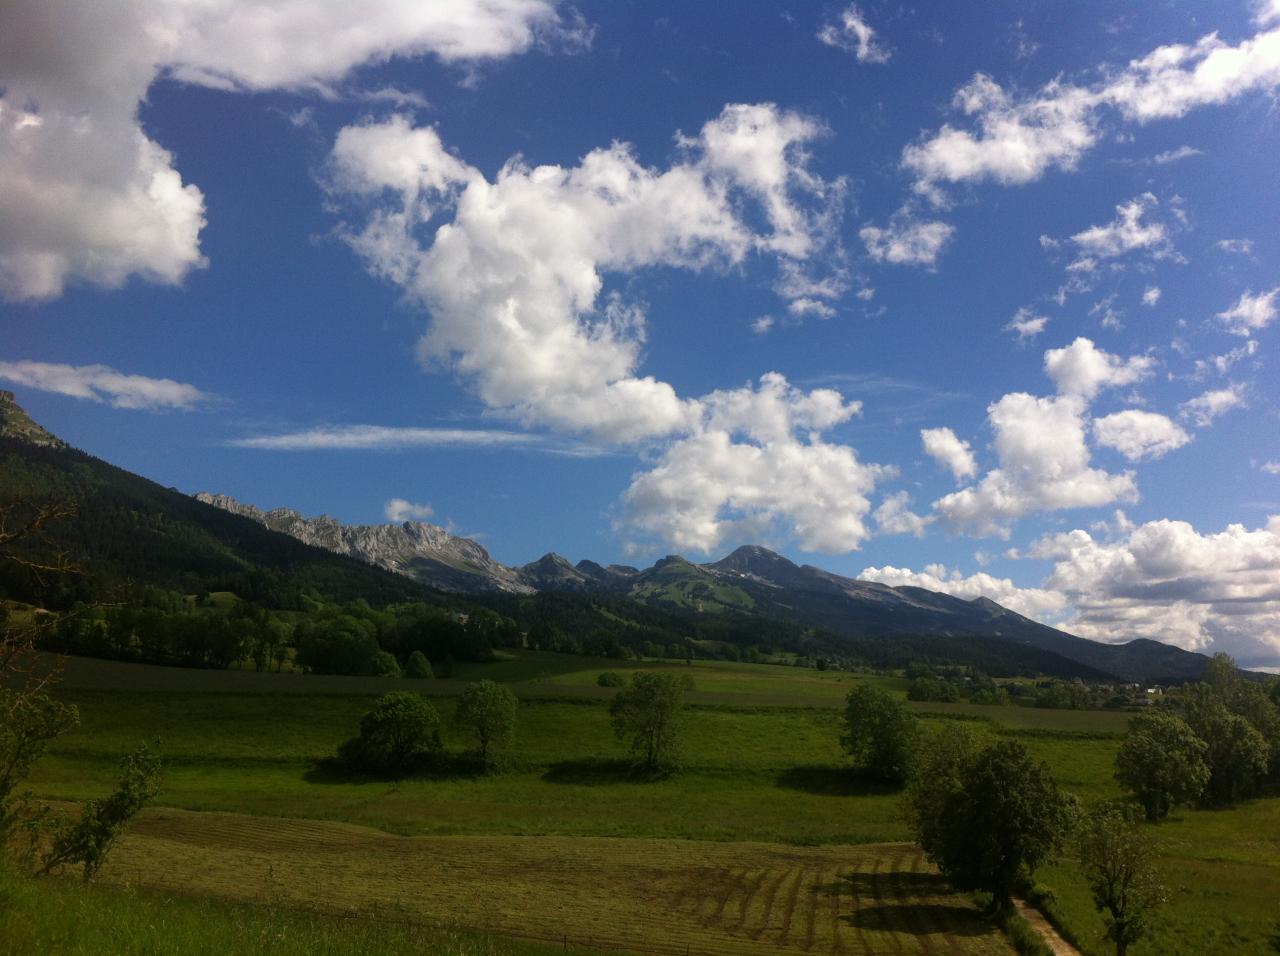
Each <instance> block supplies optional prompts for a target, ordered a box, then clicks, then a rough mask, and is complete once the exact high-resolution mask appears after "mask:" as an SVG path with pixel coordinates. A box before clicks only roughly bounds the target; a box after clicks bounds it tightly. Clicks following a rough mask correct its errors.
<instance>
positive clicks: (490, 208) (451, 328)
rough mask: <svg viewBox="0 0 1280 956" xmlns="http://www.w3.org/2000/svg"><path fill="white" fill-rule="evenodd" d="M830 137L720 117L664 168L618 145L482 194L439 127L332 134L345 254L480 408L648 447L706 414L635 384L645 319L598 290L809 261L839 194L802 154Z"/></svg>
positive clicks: (745, 113) (656, 386) (781, 123)
mask: <svg viewBox="0 0 1280 956" xmlns="http://www.w3.org/2000/svg"><path fill="white" fill-rule="evenodd" d="M823 133H824V130H823V127H822V126H821V125H820V124H818V123H817V122H815V121H813V120H811V119H808V118H806V117H803V116H801V115H799V114H797V113H792V112H788V111H784V110H780V109H778V108H777V107H775V106H773V105H771V104H760V105H730V106H726V107H725V109H724V110H723V112H722V113H721V114H720V115H719V116H718V117H716V118H715V119H713V120H711V121H709V122H708V123H706V124H705V125H704V126H703V128H702V130H701V132H700V134H699V135H698V136H696V137H691V136H682V137H680V138H679V145H680V148H681V155H680V158H679V159H678V160H677V161H676V162H675V163H673V164H672V165H671V166H670V167H669V168H667V169H665V170H658V169H653V168H649V167H645V166H643V165H641V164H640V163H639V162H638V161H637V159H636V158H635V155H634V153H633V152H632V150H631V148H630V147H629V146H628V145H626V144H623V143H614V144H613V145H612V146H610V147H608V148H604V149H597V150H593V151H592V152H590V153H588V154H587V155H586V156H584V157H583V158H582V160H581V161H580V163H579V164H578V165H576V166H574V167H569V168H566V167H561V166H538V167H530V166H527V165H525V164H524V163H523V162H521V161H519V160H512V161H511V162H509V163H508V164H507V165H506V166H504V167H503V168H502V169H501V170H500V171H499V172H498V174H497V176H496V177H495V179H494V180H493V181H492V182H490V181H489V180H487V179H486V178H485V177H484V176H483V175H482V174H481V173H480V172H479V171H478V170H476V169H474V168H472V167H470V166H468V165H467V164H465V163H464V162H462V161H461V160H459V159H458V158H456V157H455V156H453V155H452V154H451V153H449V152H448V151H447V150H446V149H445V148H444V147H443V145H442V144H441V143H440V140H439V137H438V135H437V134H436V133H435V131H434V130H432V129H430V128H423V127H414V126H413V125H412V124H411V123H410V122H409V121H408V120H407V119H405V118H402V117H392V118H391V119H388V120H386V121H384V122H381V123H374V124H365V125H362V126H357V127H349V128H347V129H345V130H343V131H342V132H341V133H340V134H339V136H338V140H337V143H336V144H335V147H334V151H333V155H332V160H331V163H330V174H329V180H328V185H329V190H330V194H331V196H333V197H334V198H335V199H336V200H341V201H344V202H346V203H347V204H348V205H349V206H351V207H353V209H354V211H355V212H356V213H358V214H359V215H361V216H362V217H363V222H362V223H359V224H357V225H351V224H350V223H348V224H347V225H345V226H344V235H345V237H346V239H347V241H348V242H349V243H350V245H351V246H352V248H353V249H354V250H355V251H356V252H358V253H359V254H360V255H361V256H362V257H363V258H364V259H365V261H366V263H367V265H368V267H369V269H370V270H371V271H373V272H374V273H375V274H378V275H381V276H384V277H386V278H387V279H389V280H391V281H393V282H396V283H397V284H399V285H401V286H402V287H403V288H404V289H405V291H406V292H407V294H408V295H409V297H410V298H411V299H412V300H414V301H416V302H418V303H420V304H421V305H423V306H425V307H426V308H427V310H428V311H429V312H430V314H431V322H430V324H429V326H428V328H427V330H426V332H425V334H424V336H423V337H422V340H421V342H420V343H419V354H420V356H421V357H422V359H423V360H424V361H425V362H428V363H448V364H451V365H452V366H453V368H454V369H456V370H457V371H458V372H460V373H461V374H462V375H463V376H464V377H465V378H466V379H467V380H469V381H470V382H471V383H472V384H473V385H474V387H475V390H476V392H477V393H478V395H479V396H480V398H481V399H482V400H483V401H484V403H485V404H486V405H487V406H488V407H489V408H490V409H493V410H495V411H498V412H501V413H503V414H505V415H508V416H510V417H513V418H515V419H517V420H519V421H522V422H523V423H525V424H527V425H534V424H538V425H547V426H550V427H553V428H556V429H561V430H569V431H577V432H590V433H591V434H593V435H594V436H596V437H597V438H600V439H603V440H606V441H622V442H629V441H640V440H645V439H651V438H658V437H663V436H670V435H674V434H682V433H688V432H689V431H691V430H692V429H693V428H694V427H695V425H696V424H697V423H698V421H699V418H700V414H701V412H700V410H699V408H698V407H697V403H696V402H695V401H693V400H690V399H682V398H680V397H678V396H677V395H676V393H675V390H674V389H673V388H672V387H671V386H670V385H669V384H667V383H665V382H660V381H657V380H655V379H654V378H652V377H648V376H640V375H638V374H637V369H638V366H639V364H640V361H641V349H642V346H643V344H644V339H645V314H644V309H643V307H642V306H641V305H640V304H639V303H636V302H629V301H626V300H624V299H623V298H622V297H621V296H620V295H619V294H617V293H616V292H615V293H611V294H605V293H604V284H605V275H606V274H607V273H629V272H635V271H637V270H641V269H644V268H647V267H653V266H669V267H675V268H684V269H690V270H701V269H707V268H715V267H725V266H731V265H735V264H738V263H741V262H743V261H744V260H745V259H746V258H747V257H748V256H750V255H765V256H770V257H773V258H775V259H778V260H780V261H781V262H783V263H784V264H786V263H790V264H795V263H807V262H809V261H811V260H812V259H813V258H814V257H816V256H818V255H819V254H820V253H821V252H822V250H823V249H825V248H826V245H827V243H828V242H829V240H830V230H831V228H832V226H833V222H834V217H835V216H836V215H837V214H838V208H839V205H840V202H841V200H842V195H843V184H842V183H838V182H835V183H831V182H826V181H824V180H822V179H821V178H819V177H817V176H815V175H814V174H812V172H810V171H809V169H808V168H807V161H808V157H807V155H806V153H805V151H804V147H805V145H806V144H807V143H809V142H810V141H812V140H814V139H815V138H817V137H818V136H820V135H822V134H823ZM446 211H447V212H450V213H451V214H452V217H453V218H452V221H451V222H450V223H449V224H448V227H447V228H440V229H438V230H437V231H436V232H435V234H434V236H432V237H431V240H430V242H429V243H427V244H426V245H424V244H423V241H422V239H421V236H422V234H423V231H424V228H425V227H427V226H428V225H429V224H430V221H435V222H439V221H440V219H441V218H442V217H441V215H440V214H441V213H442V212H446ZM748 211H754V212H755V213H756V214H757V215H758V217H759V222H760V223H761V224H762V228H758V229H757V228H755V227H754V226H753V225H752V224H749V223H748V221H747V220H746V219H745V218H744V216H745V215H746V214H747V212H748ZM755 221H756V220H755V219H753V220H752V222H755ZM814 289H815V284H814V283H808V284H805V291H806V294H805V295H804V296H803V297H804V298H808V299H812V298H815V292H814ZM803 310H809V311H812V309H811V308H810V307H809V306H804V307H803V308H802V311H803Z"/></svg>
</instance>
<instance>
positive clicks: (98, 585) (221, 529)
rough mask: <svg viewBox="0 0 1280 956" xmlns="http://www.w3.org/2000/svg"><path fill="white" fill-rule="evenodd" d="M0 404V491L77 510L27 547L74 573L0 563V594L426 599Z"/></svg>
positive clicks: (411, 587)
mask: <svg viewBox="0 0 1280 956" xmlns="http://www.w3.org/2000/svg"><path fill="white" fill-rule="evenodd" d="M5 405H6V407H5V408H4V426H3V427H4V432H3V434H0V499H3V500H7V501H13V500H16V499H26V500H27V501H29V502H32V503H42V502H45V503H57V504H59V505H71V506H73V507H74V508H75V509H76V514H75V515H74V516H72V517H67V518H63V519H60V520H57V521H54V522H50V523H49V524H48V525H47V526H46V527H45V529H44V532H45V535H44V537H45V540H44V541H41V542H32V543H30V544H31V546H32V547H37V546H38V547H43V548H46V549H48V552H50V553H53V552H65V553H66V554H67V555H69V556H71V557H72V558H73V560H74V561H75V563H76V564H77V565H78V566H79V567H80V568H81V570H82V573H81V574H77V575H72V576H60V577H59V578H58V579H56V580H55V581H54V582H52V583H51V584H49V585H48V586H46V583H42V582H41V581H39V580H37V579H36V578H35V577H33V576H31V575H29V574H25V573H23V572H21V570H20V569H15V568H14V567H13V566H12V565H11V563H7V564H6V565H5V566H4V567H2V568H0V572H2V573H0V596H9V597H14V598H17V599H19V600H28V599H31V600H38V601H42V602H45V603H48V604H49V605H50V606H57V605H59V604H60V603H65V602H67V601H71V600H76V599H85V600H101V599H103V596H104V595H115V597H114V599H115V600H118V593H117V589H119V588H121V587H123V586H125V585H129V584H137V585H153V586H156V587H160V588H165V589H169V590H174V591H181V592H183V593H187V594H192V593H199V592H202V591H219V590H231V591H235V592H236V593H238V594H240V595H241V596H243V597H250V598H253V599H255V600H259V601H261V602H262V603H266V604H272V605H273V606H293V605H296V604H297V602H299V601H300V600H301V597H300V595H301V593H302V592H303V591H306V590H311V591H315V592H317V593H319V594H321V595H324V596H326V597H328V598H331V599H334V600H339V601H350V600H355V599H356V598H365V599H366V600H368V601H369V602H370V603H371V604H374V605H382V604H386V603H388V602H393V601H409V600H424V599H432V600H434V599H435V598H433V597H432V595H431V593H430V592H428V591H427V590H426V589H425V588H423V587H422V586H420V585H418V584H416V583H415V582H413V581H411V580H409V579H407V578H405V577H403V576H401V575H398V574H391V573H389V572H387V571H384V570H382V569H380V568H375V567H370V566H369V565H368V564H365V563H364V562H361V561H356V560H353V559H351V558H347V557H343V556H341V555H336V554H332V553H330V552H329V551H327V550H323V549H320V548H314V547H309V546H307V545H305V544H303V543H301V542H299V541H295V540H293V539H292V538H289V537H286V536H285V535H280V534H276V533H274V532H272V531H269V530H268V529H267V528H264V527H263V526H261V525H260V524H258V523H256V522H254V521H251V520H248V519H246V518H243V517H240V516H237V515H234V514H230V513H228V512H226V511H224V510H222V509H220V508H214V507H210V506H209V505H207V504H204V503H202V502H199V501H196V500H195V499H193V498H191V497H190V496H188V495H184V494H182V493H180V492H178V491H175V490H174V489H172V488H163V487H161V486H160V485H158V484H156V483H155V482H153V481H148V480H147V479H145V478H141V477H139V476H138V475H134V474H131V473H129V472H127V471H124V470H123V469H120V468H117V467H115V466H114V465H110V464H107V463H106V462H104V461H101V460H99V459H97V458H94V457H92V456H90V455H86V454H85V453H84V452H81V451H78V450H76V449H74V448H71V447H69V446H67V445H66V444H65V443H64V442H61V441H59V440H58V439H56V438H54V437H53V436H52V435H50V434H49V433H48V432H46V431H45V430H44V429H42V428H40V427H39V426H38V425H35V424H34V423H32V422H30V420H29V419H27V418H26V416H25V414H18V412H20V411H21V410H20V409H18V412H15V411H14V403H13V400H12V399H11V398H9V399H7V400H6V403H5ZM15 422H16V423H17V424H16V425H14V423H15ZM435 597H436V598H438V597H439V595H436V596H435Z"/></svg>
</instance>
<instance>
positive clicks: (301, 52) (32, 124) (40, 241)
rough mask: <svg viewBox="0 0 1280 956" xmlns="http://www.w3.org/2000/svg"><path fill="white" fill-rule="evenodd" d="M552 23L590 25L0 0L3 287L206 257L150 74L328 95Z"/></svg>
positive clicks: (448, 13)
mask: <svg viewBox="0 0 1280 956" xmlns="http://www.w3.org/2000/svg"><path fill="white" fill-rule="evenodd" d="M557 35H559V36H561V38H562V39H563V40H564V42H568V43H570V44H571V43H572V42H573V38H574V37H576V38H577V42H585V40H586V39H587V38H588V32H587V31H585V30H584V28H583V27H582V25H581V24H580V23H578V22H576V21H573V22H570V21H568V20H565V19H564V18H562V17H561V16H560V15H559V14H558V13H557V11H556V9H555V4H554V3H553V2H551V0H477V2H472V3H463V2H456V3H419V2H416V0H393V2H390V3H380V4H377V5H376V6H374V7H369V8H366V7H364V6H354V5H351V4H341V3H332V2H326V3H316V4H312V5H309V6H306V7H305V8H304V7H302V6H300V5H298V4H278V3H272V2H269V0H207V2H202V3H198V4H192V3H172V2H166V0H132V2H125V3H93V4H87V5H86V4H82V3H75V2H73V0H12V2H7V3H5V4H3V5H0V90H2V91H3V94H2V95H0V297H3V298H5V299H8V300H16V301H39V300H47V299H52V298H55V297H57V296H58V295H60V294H61V293H62V291H63V289H64V288H65V286H66V285H67V284H68V283H69V282H74V281H83V282H89V283H92V284H95V285H99V286H103V287H106V288H117V287H119V286H121V285H123V284H124V283H125V282H126V281H127V280H128V279H129V278H130V277H132V276H137V277H140V278H142V279H144V280H147V281H150V282H157V283H167V284H176V283H180V282H181V281H182V280H183V279H184V277H185V276H186V275H187V274H188V273H189V272H190V271H191V270H193V269H198V268H201V267H202V266H204V265H205V259H204V256H203V254H202V252H201V250H200V239H199V237H200V231H201V229H202V228H203V227H204V224H205V204H204V196H203V194H202V193H201V191H200V189H199V188H198V187H197V186H195V185H193V184H190V183H184V182H183V180H182V176H181V174H180V173H179V172H178V170H177V169H176V168H175V164H174V158H173V156H172V155H171V154H170V153H169V152H168V151H167V150H165V149H164V148H163V147H162V146H161V145H160V144H158V143H156V142H155V141H154V140H152V139H151V138H150V137H149V136H148V135H147V133H146V131H145V130H144V129H143V128H142V126H141V124H140V123H139V121H138V107H139V104H140V103H141V102H142V101H143V100H144V99H145V97H146V95H147V91H148V89H149V88H150V87H151V85H152V83H153V82H154V81H155V80H156V79H157V78H158V77H160V76H171V77H174V78H176V79H178V80H180V81H183V82H188V83H196V84H201V85H204V86H211V87H214V88H217V89H226V90H244V91H256V90H267V89H296V90H312V91H316V92H319V93H321V94H322V95H335V93H336V92H337V87H336V86H335V84H339V83H340V82H341V81H342V80H343V78H344V77H346V76H347V75H348V74H349V73H350V71H352V70H354V69H355V68H357V67H359V66H361V65H363V64H366V63H374V62H382V61H385V60H387V59H390V58H391V57H393V56H417V55H423V54H433V55H435V56H436V57H438V58H440V59H442V60H445V61H446V62H457V61H466V62H474V61H478V60H485V59H496V58H500V57H506V56H511V55H513V54H516V53H520V52H523V51H525V50H527V49H529V48H530V47H531V46H532V45H534V44H535V43H536V42H538V40H539V39H540V38H547V39H551V38H554V37H555V36H557ZM282 50H287V51H288V55H287V56H285V55H281V51H282ZM406 95H410V96H412V94H411V93H410V94H406Z"/></svg>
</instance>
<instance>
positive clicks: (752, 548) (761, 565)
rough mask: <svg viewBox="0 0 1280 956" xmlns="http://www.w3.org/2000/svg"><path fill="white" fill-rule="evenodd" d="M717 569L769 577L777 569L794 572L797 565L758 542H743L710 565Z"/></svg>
mask: <svg viewBox="0 0 1280 956" xmlns="http://www.w3.org/2000/svg"><path fill="white" fill-rule="evenodd" d="M711 567H713V568H715V569H716V570H717V571H738V572H740V573H743V574H755V575H758V576H760V577H769V576H770V575H771V574H773V573H776V572H777V571H779V570H783V571H787V572H794V571H796V570H798V568H797V566H796V565H795V564H794V563H793V562H791V561H788V560H787V559H786V558H784V557H783V556H782V555H780V554H777V553H776V552H773V551H770V550H769V549H768V548H762V547H760V545H758V544H744V545H743V546H742V547H740V548H738V549H737V550H735V551H734V552H732V553H731V554H729V555H726V556H725V557H723V558H721V559H720V560H719V561H717V562H715V563H714V564H712V565H711Z"/></svg>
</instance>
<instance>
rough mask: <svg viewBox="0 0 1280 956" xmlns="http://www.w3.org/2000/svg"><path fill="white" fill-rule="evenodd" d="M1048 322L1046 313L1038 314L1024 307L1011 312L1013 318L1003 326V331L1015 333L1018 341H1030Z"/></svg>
mask: <svg viewBox="0 0 1280 956" xmlns="http://www.w3.org/2000/svg"><path fill="white" fill-rule="evenodd" d="M1048 324H1049V317H1048V316H1047V315H1038V314H1036V313H1035V312H1032V311H1031V310H1030V309H1028V308H1025V307H1024V308H1021V309H1019V310H1018V311H1017V312H1015V313H1014V314H1013V318H1012V319H1010V320H1009V324H1008V325H1006V326H1005V327H1004V331H1006V332H1013V333H1015V334H1016V335H1017V336H1018V342H1019V343H1022V342H1030V341H1031V340H1033V339H1034V338H1035V337H1036V336H1037V335H1039V334H1040V333H1041V332H1043V331H1044V327H1045V326H1046V325H1048Z"/></svg>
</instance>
